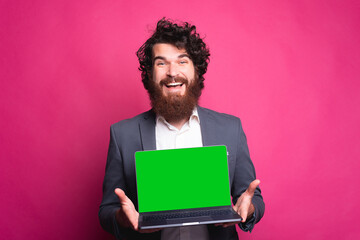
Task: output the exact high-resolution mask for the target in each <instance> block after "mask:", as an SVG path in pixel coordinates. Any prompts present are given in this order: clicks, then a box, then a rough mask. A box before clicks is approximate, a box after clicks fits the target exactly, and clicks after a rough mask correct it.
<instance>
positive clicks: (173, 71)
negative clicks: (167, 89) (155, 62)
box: [167, 63, 179, 78]
mask: <svg viewBox="0 0 360 240" xmlns="http://www.w3.org/2000/svg"><path fill="white" fill-rule="evenodd" d="M167 75H168V76H169V77H172V78H174V77H177V76H178V75H179V69H178V66H177V64H176V63H170V64H169V67H168V71H167Z"/></svg>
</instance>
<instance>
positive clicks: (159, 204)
mask: <svg viewBox="0 0 360 240" xmlns="http://www.w3.org/2000/svg"><path fill="white" fill-rule="evenodd" d="M135 166H136V184H137V194H138V207H139V209H138V210H139V214H140V216H139V228H140V229H154V228H166V227H178V226H189V225H198V224H215V223H226V222H240V221H241V217H240V216H239V215H238V214H237V213H236V212H235V211H234V210H233V208H232V206H231V198H230V183H229V170H228V160H227V150H226V146H210V147H197V148H181V149H169V150H153V151H140V152H136V153H135Z"/></svg>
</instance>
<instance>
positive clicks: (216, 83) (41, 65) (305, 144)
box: [0, 0, 360, 240]
mask: <svg viewBox="0 0 360 240" xmlns="http://www.w3.org/2000/svg"><path fill="white" fill-rule="evenodd" d="M359 13H360V3H359V1H356V0H353V1H351V0H338V1H334V0H331V1H330V0H318V1H316V0H315V1H314V0H305V1H285V0H284V1H280V0H279V1H275V0H274V1H268V0H259V1H199V2H198V1H181V2H176V3H171V2H169V1H157V0H152V1H133V2H131V1H115V0H113V1H104V0H102V1H100V0H99V1H89V0H86V1H85V0H82V1H61V0H53V1H38V0H36V1H34V0H33V1H25V0H23V1H20V0H17V1H15V0H9V1H6V0H1V1H0V61H1V62H0V63H1V70H0V79H1V88H0V103H1V105H0V114H1V120H0V124H1V125H0V129H1V134H0V142H1V148H0V158H1V166H0V180H1V184H0V192H1V198H0V210H1V211H0V212H1V217H0V233H1V239H16V240H17V239H29V240H32V239H34V240H35V239H68V240H75V239H112V237H111V236H110V235H109V234H107V233H105V232H104V231H103V230H102V229H101V227H100V225H99V222H98V218H97V211H98V206H99V204H100V201H101V191H102V190H101V188H102V180H103V176H104V168H105V161H106V154H107V147H108V141H109V126H110V124H112V123H115V122H117V121H119V120H121V119H124V118H129V117H132V116H134V115H136V114H138V113H140V112H142V111H145V110H147V109H149V103H148V99H147V95H146V92H145V91H144V89H143V87H142V84H141V81H140V74H139V71H138V70H137V67H138V63H137V59H136V56H135V51H136V50H137V49H138V47H140V45H141V44H142V43H143V42H144V41H145V39H146V38H147V37H148V36H149V31H150V30H152V29H153V28H154V26H155V23H156V21H157V20H158V19H160V18H161V17H162V16H168V17H170V18H173V19H183V20H187V21H190V22H192V23H194V24H195V25H196V26H197V27H198V30H199V32H200V33H201V34H203V36H206V38H205V40H206V42H207V43H208V45H209V46H210V50H211V62H210V65H209V70H208V73H207V74H206V81H205V85H206V87H205V90H204V93H203V96H202V99H201V105H202V106H204V107H209V108H212V109H214V110H218V111H221V112H226V113H230V114H234V115H236V116H239V117H241V119H242V121H243V125H244V129H245V132H246V134H247V136H248V143H249V147H250V152H251V156H252V159H253V161H254V164H255V166H256V170H257V176H258V178H260V179H261V181H262V183H261V187H262V189H263V196H264V199H265V203H266V212H265V216H264V218H263V220H262V221H261V222H260V223H259V224H258V225H257V226H256V227H255V229H254V232H253V233H251V234H249V233H243V232H240V233H239V235H240V237H241V239H295V240H297V239H360V230H359V220H358V218H359V215H360V210H359V209H360V208H359V206H358V205H359V203H360V192H359V183H360V173H359V169H360V168H359V167H360V163H359V153H360V151H359V149H360V148H359V144H360V139H359V136H360V127H359V122H360V110H359V105H360V96H359V95H360V94H359V93H360V91H359V90H360V88H359V87H360V83H359V76H360V74H359V66H360V60H359V56H360V32H359V26H360V14H359Z"/></svg>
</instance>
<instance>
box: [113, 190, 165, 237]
mask: <svg viewBox="0 0 360 240" xmlns="http://www.w3.org/2000/svg"><path fill="white" fill-rule="evenodd" d="M115 194H116V195H117V196H118V197H119V200H120V205H121V207H120V209H119V210H118V211H117V212H116V220H117V222H118V224H119V225H120V226H122V227H131V228H132V229H134V230H135V231H138V232H142V233H145V232H146V233H150V232H156V231H159V230H160V229H151V230H140V229H139V226H138V223H139V213H138V212H137V211H136V209H135V206H134V204H133V202H132V201H131V200H130V199H129V198H128V197H127V196H126V195H125V192H124V191H123V190H121V189H120V188H116V189H115Z"/></svg>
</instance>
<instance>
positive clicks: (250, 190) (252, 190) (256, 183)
mask: <svg viewBox="0 0 360 240" xmlns="http://www.w3.org/2000/svg"><path fill="white" fill-rule="evenodd" d="M259 184H260V180H259V179H255V180H254V181H252V182H251V183H250V185H249V187H248V189H247V192H248V193H249V194H251V196H253V195H254V193H255V190H256V188H257V187H258V186H259Z"/></svg>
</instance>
